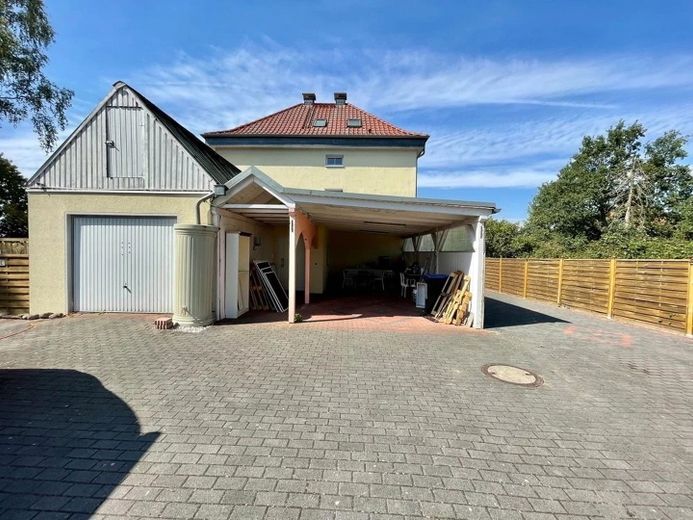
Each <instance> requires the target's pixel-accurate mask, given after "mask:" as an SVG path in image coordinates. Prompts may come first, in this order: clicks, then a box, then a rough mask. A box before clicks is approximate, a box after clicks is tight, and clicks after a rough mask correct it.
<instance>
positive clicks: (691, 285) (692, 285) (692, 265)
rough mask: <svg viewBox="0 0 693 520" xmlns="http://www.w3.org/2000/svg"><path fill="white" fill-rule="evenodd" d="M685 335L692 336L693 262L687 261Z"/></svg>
mask: <svg viewBox="0 0 693 520" xmlns="http://www.w3.org/2000/svg"><path fill="white" fill-rule="evenodd" d="M686 336H693V262H688V307H687V310H686Z"/></svg>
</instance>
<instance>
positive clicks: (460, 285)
mask: <svg viewBox="0 0 693 520" xmlns="http://www.w3.org/2000/svg"><path fill="white" fill-rule="evenodd" d="M469 284H470V278H469V277H468V276H465V275H464V273H463V272H462V271H455V272H453V273H450V276H448V279H447V280H446V281H445V285H444V286H443V290H442V291H441V293H440V295H439V296H438V299H437V300H436V302H435V304H434V305H433V309H432V310H431V315H432V316H433V318H434V319H435V320H436V321H438V322H439V323H445V324H446V325H456V326H460V325H464V326H466V327H471V326H472V324H473V321H474V316H473V314H472V313H471V309H470V304H471V300H472V293H471V292H470V291H469Z"/></svg>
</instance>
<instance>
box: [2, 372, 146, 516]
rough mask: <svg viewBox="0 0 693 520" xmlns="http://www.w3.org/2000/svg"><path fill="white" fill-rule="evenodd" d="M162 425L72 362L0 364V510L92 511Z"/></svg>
mask: <svg viewBox="0 0 693 520" xmlns="http://www.w3.org/2000/svg"><path fill="white" fill-rule="evenodd" d="M158 436H159V433H156V432H154V433H147V434H144V435H142V434H141V432H140V425H139V422H138V421H137V417H136V416H135V414H134V412H133V411H132V410H131V409H130V407H129V406H128V405H127V404H126V403H125V402H124V401H123V400H122V399H120V398H119V397H118V396H117V395H115V394H114V393H112V392H110V391H109V390H107V389H106V388H104V386H103V385H102V384H101V382H100V381H99V380H98V379H97V378H95V377H94V376H91V375H89V374H85V373H83V372H79V371H76V370H39V369H27V370H23V369H22V370H0V517H1V518H10V517H21V518H29V517H31V516H33V514H38V513H41V512H51V514H52V515H53V516H56V517H60V518H62V517H67V516H68V515H73V514H75V515H78V516H89V515H91V514H93V513H95V512H96V510H97V509H98V507H99V506H100V505H101V503H102V502H103V501H104V500H105V499H106V498H107V497H108V496H109V495H110V494H111V492H112V491H113V489H114V488H115V487H116V486H117V485H118V484H119V483H120V482H121V481H122V480H123V479H124V478H125V477H126V476H127V475H128V473H129V472H130V470H131V469H132V467H133V466H134V465H135V464H136V463H137V462H138V461H139V460H140V458H141V457H142V456H143V455H144V453H146V451H147V450H148V449H149V447H150V446H151V445H152V444H153V443H154V441H155V440H156V439H157V437H158Z"/></svg>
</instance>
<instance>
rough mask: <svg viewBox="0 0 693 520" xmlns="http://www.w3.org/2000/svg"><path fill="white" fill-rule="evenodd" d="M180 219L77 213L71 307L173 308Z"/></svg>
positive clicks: (92, 309) (116, 309) (99, 309)
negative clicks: (177, 231)
mask: <svg viewBox="0 0 693 520" xmlns="http://www.w3.org/2000/svg"><path fill="white" fill-rule="evenodd" d="M175 223H176V218H171V217H129V216H73V217H72V246H73V247H72V260H73V261H72V310H74V311H78V312H152V313H161V312H163V313H165V312H171V309H172V289H173V259H174V233H173V226H174V224H175Z"/></svg>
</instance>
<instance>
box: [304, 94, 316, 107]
mask: <svg viewBox="0 0 693 520" xmlns="http://www.w3.org/2000/svg"><path fill="white" fill-rule="evenodd" d="M313 103H315V93H314V92H304V93H303V104H304V105H312V104H313Z"/></svg>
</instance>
